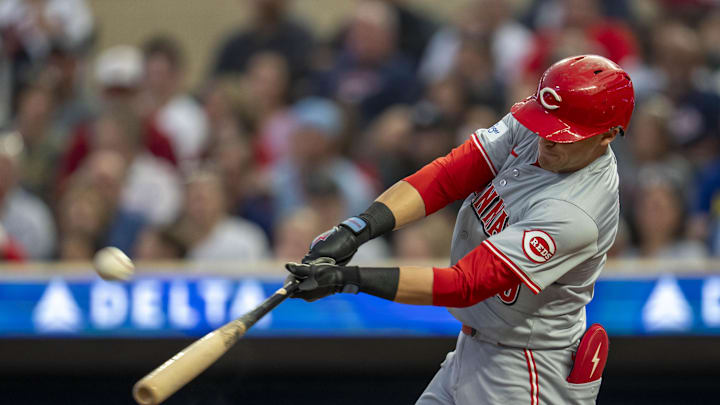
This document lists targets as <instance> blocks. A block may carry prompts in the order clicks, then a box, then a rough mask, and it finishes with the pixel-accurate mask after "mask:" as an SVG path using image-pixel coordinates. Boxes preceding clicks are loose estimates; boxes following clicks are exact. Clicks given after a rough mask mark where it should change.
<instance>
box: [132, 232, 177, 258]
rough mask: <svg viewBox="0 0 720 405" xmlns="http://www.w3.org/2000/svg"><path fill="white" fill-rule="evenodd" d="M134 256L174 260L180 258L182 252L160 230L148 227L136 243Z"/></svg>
mask: <svg viewBox="0 0 720 405" xmlns="http://www.w3.org/2000/svg"><path fill="white" fill-rule="evenodd" d="M133 257H134V259H137V260H173V259H179V258H180V257H181V254H180V252H178V250H177V249H176V248H175V247H174V246H172V245H170V244H168V243H167V242H166V241H165V240H164V239H163V237H162V235H161V234H160V231H159V230H157V229H155V228H146V229H144V230H143V231H142V232H141V233H140V236H139V237H138V240H137V242H136V243H135V248H134V254H133Z"/></svg>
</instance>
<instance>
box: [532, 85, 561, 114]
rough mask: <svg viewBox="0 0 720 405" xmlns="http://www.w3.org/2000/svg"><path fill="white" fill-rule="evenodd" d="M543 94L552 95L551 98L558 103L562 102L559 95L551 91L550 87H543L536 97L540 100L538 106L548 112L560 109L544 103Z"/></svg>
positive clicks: (557, 106)
mask: <svg viewBox="0 0 720 405" xmlns="http://www.w3.org/2000/svg"><path fill="white" fill-rule="evenodd" d="M545 93H550V94H552V96H553V98H554V99H555V101H557V102H558V103H559V102H561V101H562V97H560V95H559V94H557V92H556V91H555V90H553V89H551V88H550V87H543V89H542V90H540V95H539V96H538V98H539V99H540V104H542V106H543V107H545V108H546V109H548V110H557V109H558V108H560V106H559V105H552V104H548V103H547V101H545V97H544V96H545Z"/></svg>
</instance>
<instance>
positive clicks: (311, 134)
mask: <svg viewBox="0 0 720 405" xmlns="http://www.w3.org/2000/svg"><path fill="white" fill-rule="evenodd" d="M291 146H292V151H291V152H292V156H293V159H294V161H295V163H296V164H298V165H299V166H301V167H304V168H311V167H312V166H313V165H314V164H316V163H321V162H322V161H323V160H325V159H326V158H327V156H328V155H329V154H330V151H331V150H332V140H331V139H329V135H327V134H325V133H323V132H322V131H320V130H318V129H315V128H312V127H309V126H305V127H300V128H298V129H297V131H295V133H294V134H293V136H292V142H291Z"/></svg>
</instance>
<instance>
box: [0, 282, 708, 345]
mask: <svg viewBox="0 0 720 405" xmlns="http://www.w3.org/2000/svg"><path fill="white" fill-rule="evenodd" d="M281 283H282V280H281V279H263V278H255V277H224V278H223V277H197V276H194V277H185V276H172V277H168V276H144V277H139V278H136V279H134V280H133V281H131V282H128V283H119V282H106V281H103V280H101V279H99V278H84V279H78V278H63V277H59V276H58V277H53V278H49V279H47V280H37V279H28V280H23V279H17V278H12V279H0V338H15V337H48V336H61V337H113V338H123V337H127V338H134V337H163V338H167V337H182V336H201V335H203V334H205V333H207V332H209V331H210V330H212V329H215V328H217V327H218V326H220V325H222V324H224V323H225V322H228V321H230V320H232V319H234V318H236V317H238V316H240V315H242V314H243V313H245V312H247V311H248V310H250V309H252V308H254V307H255V306H256V305H257V304H259V303H260V302H262V300H264V299H265V298H266V297H268V296H269V295H271V294H272V293H273V292H274V291H275V290H276V289H277V288H279V287H280V285H281ZM491 299H497V298H491ZM587 321H588V323H589V324H590V323H595V322H598V323H601V324H603V325H604V326H605V327H606V329H607V330H608V332H609V333H610V334H611V335H616V336H617V335H653V334H689V335H711V334H720V276H709V277H696V278H675V277H673V276H671V275H666V276H661V277H658V278H643V279H627V278H624V279H608V278H605V279H600V280H599V281H598V282H597V284H596V287H595V297H594V299H593V301H592V302H591V303H590V304H589V305H588V307H587ZM459 329H460V324H459V323H458V322H457V321H456V320H455V319H454V318H452V316H451V315H450V314H449V313H448V312H447V311H446V310H445V309H444V308H436V307H419V306H412V305H403V304H396V303H391V302H388V301H385V300H381V299H378V298H375V297H370V296H367V295H364V294H359V295H349V294H337V295H334V296H332V297H328V298H325V299H322V300H320V301H317V302H313V303H307V302H304V301H302V300H292V299H291V300H287V301H285V302H284V303H283V304H281V305H280V306H279V307H278V308H276V309H275V310H274V311H272V312H271V313H270V314H268V315H267V316H266V317H265V318H263V319H262V320H261V321H260V322H259V323H258V324H257V325H256V326H255V327H253V329H252V330H251V332H250V336H259V337H272V336H282V337H288V336H297V337H308V336H398V337H402V336H454V335H456V334H457V333H458V331H459Z"/></svg>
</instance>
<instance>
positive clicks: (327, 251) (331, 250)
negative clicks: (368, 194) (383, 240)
mask: <svg viewBox="0 0 720 405" xmlns="http://www.w3.org/2000/svg"><path fill="white" fill-rule="evenodd" d="M369 239H370V236H369V230H368V225H367V222H366V221H365V220H363V219H362V218H360V217H352V218H348V219H346V220H345V221H343V222H342V223H341V224H339V225H337V226H335V227H333V228H332V229H330V230H329V231H326V232H323V233H322V234H321V235H320V236H318V237H317V238H315V240H313V242H312V243H311V244H310V251H309V252H308V253H307V254H306V255H305V257H303V259H302V262H303V263H304V264H309V263H313V262H315V261H316V260H318V259H320V258H331V259H333V260H334V261H335V263H337V264H338V265H341V266H342V265H345V264H347V263H348V262H349V261H350V259H352V257H353V256H354V255H355V253H356V252H357V250H358V248H359V247H360V245H362V244H363V243H365V242H367V241H368V240H369Z"/></svg>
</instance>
